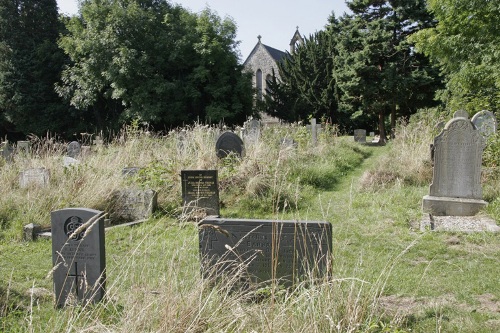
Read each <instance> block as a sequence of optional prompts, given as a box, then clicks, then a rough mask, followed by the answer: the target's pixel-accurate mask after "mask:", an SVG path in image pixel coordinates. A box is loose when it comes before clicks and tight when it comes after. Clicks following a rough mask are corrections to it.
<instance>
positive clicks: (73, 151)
mask: <svg viewBox="0 0 500 333" xmlns="http://www.w3.org/2000/svg"><path fill="white" fill-rule="evenodd" d="M81 150H82V147H81V146H80V144H79V143H78V142H77V141H72V142H70V143H69V144H68V153H67V155H68V156H69V157H72V158H76V157H78V155H80V152H81Z"/></svg>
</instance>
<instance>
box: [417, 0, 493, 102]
mask: <svg viewBox="0 0 500 333" xmlns="http://www.w3.org/2000/svg"><path fill="white" fill-rule="evenodd" d="M428 6H429V10H430V11H431V12H432V13H433V14H434V16H435V18H436V19H437V21H438V23H437V25H436V26H434V27H429V28H427V29H424V30H421V31H419V32H418V33H416V34H415V35H414V36H412V38H411V40H412V41H413V42H415V43H416V48H417V51H419V52H423V53H424V54H426V55H427V56H429V57H430V58H431V60H432V61H434V62H435V63H436V64H438V65H439V66H440V69H441V71H442V73H443V74H444V76H445V78H446V89H444V90H443V91H441V93H440V97H441V99H442V100H443V101H444V102H446V103H447V104H448V105H449V106H450V108H451V109H454V110H457V109H466V110H480V109H490V110H492V111H498V110H499V109H500V93H499V91H500V35H499V34H498V31H499V29H500V21H499V19H498V18H499V17H500V6H499V5H498V2H497V1H490V0H439V1H437V0H429V1H428Z"/></svg>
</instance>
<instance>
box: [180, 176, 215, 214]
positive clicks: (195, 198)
mask: <svg viewBox="0 0 500 333" xmlns="http://www.w3.org/2000/svg"><path fill="white" fill-rule="evenodd" d="M181 181H182V202H183V205H184V210H185V211H186V213H189V214H193V215H194V216H201V217H205V216H207V215H217V216H219V215H220V209H219V182H218V178H217V170H182V171H181Z"/></svg>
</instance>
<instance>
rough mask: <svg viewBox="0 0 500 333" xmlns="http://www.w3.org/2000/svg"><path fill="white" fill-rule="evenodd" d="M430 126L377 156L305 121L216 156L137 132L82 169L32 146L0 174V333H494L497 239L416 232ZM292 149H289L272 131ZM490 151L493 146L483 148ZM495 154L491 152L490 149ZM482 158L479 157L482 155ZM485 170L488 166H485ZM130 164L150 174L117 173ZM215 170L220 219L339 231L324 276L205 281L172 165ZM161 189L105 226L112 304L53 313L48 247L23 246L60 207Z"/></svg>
mask: <svg viewBox="0 0 500 333" xmlns="http://www.w3.org/2000/svg"><path fill="white" fill-rule="evenodd" d="M434 121H435V120H433V121H430V120H426V119H421V120H420V121H419V122H417V121H415V123H413V124H410V125H408V126H401V127H400V128H399V130H398V132H397V133H396V139H395V140H393V142H391V143H390V144H388V145H387V146H385V147H379V146H371V145H361V144H358V143H355V142H354V140H353V137H352V136H351V137H342V136H337V135H336V133H335V131H334V130H333V129H324V130H323V131H322V133H321V134H320V136H319V138H318V142H317V143H316V145H315V146H312V145H311V140H310V135H309V133H308V132H307V131H306V130H304V128H302V127H297V126H283V127H279V128H270V129H266V130H263V131H262V134H261V138H260V139H259V140H258V141H257V142H253V143H252V144H246V146H245V149H246V152H245V155H244V157H243V158H242V159H241V160H240V159H238V158H236V157H235V156H231V155H230V156H229V157H227V158H225V159H222V160H219V159H217V157H216V156H215V148H214V147H215V139H214V137H215V136H216V135H217V133H215V132H216V130H214V129H211V128H207V127H205V126H194V127H192V128H189V129H187V131H186V133H185V138H184V139H183V141H182V144H179V138H178V136H177V133H171V134H169V135H167V136H165V137H155V136H151V135H150V134H149V133H147V132H145V131H141V130H138V129H137V128H134V127H131V128H127V129H125V130H124V133H123V135H122V136H121V138H118V139H116V141H113V142H111V143H110V144H109V145H108V146H107V147H99V148H96V149H94V151H93V152H92V153H91V154H89V155H88V156H85V157H82V158H81V162H80V163H79V164H77V165H73V166H70V167H63V165H62V160H61V159H62V157H61V156H62V155H63V153H62V150H63V148H62V147H59V146H58V145H57V144H56V143H55V142H51V141H50V140H40V141H36V142H33V144H34V147H33V154H34V155H33V156H32V157H19V158H17V159H14V161H13V162H12V163H11V164H7V163H6V164H4V165H2V168H1V169H0V182H1V184H2V186H1V188H0V226H1V228H0V237H1V238H0V331H5V332H498V331H500V283H499V282H500V281H499V276H500V265H499V261H500V238H499V235H498V234H495V233H487V232H484V233H483V232H481V233H467V232H455V233H451V232H434V231H430V230H420V226H419V225H420V221H421V219H422V215H423V214H422V209H421V204H422V197H423V196H424V195H425V194H427V193H428V191H429V184H430V181H431V175H432V167H431V165H430V157H429V143H430V142H431V140H432V137H433V135H435V134H436V133H434V132H433V131H435V129H434V127H433V126H432V125H431V124H432V123H433V122H434ZM284 136H288V137H290V138H293V139H294V140H295V141H296V143H297V147H296V148H295V147H294V146H287V147H284V146H282V145H280V144H279V142H280V141H281V138H283V137H284ZM485 153H486V154H490V153H491V151H488V150H487V151H486V152H485ZM496 156H497V157H496V158H497V160H498V155H496ZM486 160H488V157H487V158H486ZM493 164H494V163H493ZM128 166H138V167H141V168H143V169H142V170H141V171H140V172H139V173H138V174H137V176H134V177H130V178H129V177H127V178H124V177H123V176H122V175H121V170H122V168H124V167H128ZM28 167H29V168H34V167H45V168H47V169H50V176H51V178H50V182H49V184H48V186H45V187H44V186H35V185H32V186H28V187H27V188H20V186H19V185H18V175H19V172H20V171H22V170H23V169H24V168H28ZM185 169H218V170H219V188H220V196H221V198H220V199H221V215H222V216H224V217H243V218H263V219H264V218H265V219H298V220H323V221H328V222H331V223H332V226H333V249H332V276H331V277H328V278H325V280H324V281H320V282H317V281H316V282H311V281H305V282H304V283H301V284H298V285H296V286H295V287H294V288H291V289H284V288H281V287H280V286H272V285H270V286H268V287H266V288H262V289H260V290H259V291H258V292H257V293H256V292H254V291H252V292H249V291H245V290H238V289H234V288H232V287H233V286H234V284H232V280H231V277H228V280H227V281H225V282H227V283H220V284H217V285H212V284H210V283H208V282H207V281H204V280H203V279H202V277H201V276H200V262H199V257H198V230H197V225H196V223H195V222H193V221H190V220H189V219H188V217H187V216H186V214H185V212H183V210H182V209H181V208H180V207H181V206H182V203H181V190H180V186H181V184H180V172H181V170H185ZM499 173H500V172H499V170H498V164H496V167H491V166H489V167H488V169H487V172H485V176H484V177H483V178H484V179H483V191H484V198H485V199H486V200H487V201H489V206H488V207H487V208H486V210H485V211H484V212H483V214H488V215H489V216H491V217H492V218H494V219H495V221H496V222H497V224H498V221H500V193H499V192H500V186H499V184H500V176H499ZM134 184H135V186H139V187H143V188H154V189H155V190H157V191H158V205H159V209H158V210H157V212H156V213H155V214H154V215H153V217H151V218H150V219H148V220H147V221H146V222H144V223H142V224H139V225H136V226H134V227H116V228H111V229H107V231H106V270H107V272H106V275H107V285H106V286H107V288H106V289H107V291H106V293H107V295H106V297H105V299H104V300H103V301H102V302H100V303H98V304H95V305H81V306H70V307H65V308H64V309H55V308H54V301H53V292H52V289H53V286H52V276H51V269H52V261H51V241H50V240H47V239H38V240H37V241H33V242H26V241H23V240H21V234H22V226H23V225H25V224H28V223H32V222H33V223H40V224H43V225H49V224H50V212H51V211H53V210H56V209H61V208H65V207H89V208H94V209H99V210H103V211H107V210H109V209H110V207H108V206H109V204H108V202H109V201H108V199H109V197H110V193H112V192H113V191H114V190H116V189H119V188H122V187H124V186H131V185H134Z"/></svg>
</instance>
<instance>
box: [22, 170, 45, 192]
mask: <svg viewBox="0 0 500 333" xmlns="http://www.w3.org/2000/svg"><path fill="white" fill-rule="evenodd" d="M49 181H50V171H49V170H48V169H45V168H35V169H28V170H24V171H21V172H20V173H19V187H21V188H26V187H28V186H40V187H44V186H47V185H48V184H49Z"/></svg>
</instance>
